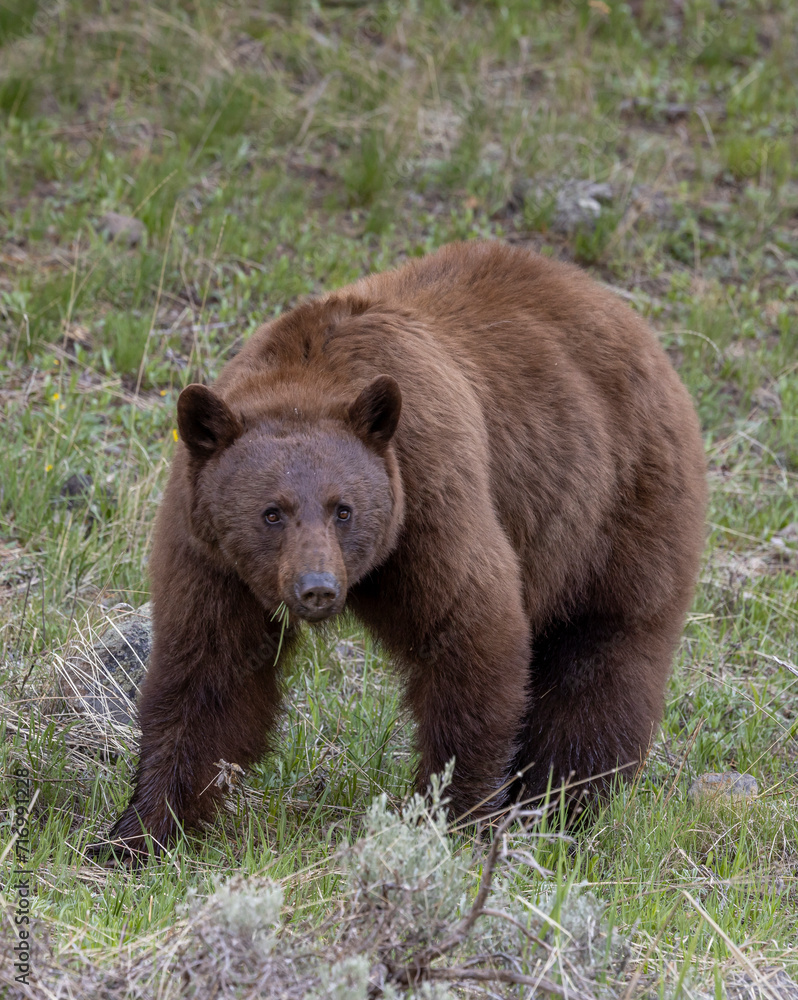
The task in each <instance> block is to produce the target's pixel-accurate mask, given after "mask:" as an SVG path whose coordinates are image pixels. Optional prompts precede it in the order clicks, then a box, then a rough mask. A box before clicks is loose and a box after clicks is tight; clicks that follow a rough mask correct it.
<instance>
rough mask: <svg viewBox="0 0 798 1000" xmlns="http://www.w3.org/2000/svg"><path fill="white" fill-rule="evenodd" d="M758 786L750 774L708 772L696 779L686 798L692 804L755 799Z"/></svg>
mask: <svg viewBox="0 0 798 1000" xmlns="http://www.w3.org/2000/svg"><path fill="white" fill-rule="evenodd" d="M758 794H759V786H758V785H757V783H756V778H755V777H754V776H753V775H752V774H738V773H737V772H736V771H724V772H723V773H722V774H716V773H713V772H710V773H708V774H702V775H701V776H700V777H698V778H696V779H695V781H694V782H693V783H692V785H690V788H689V789H688V791H687V797H688V798H689V799H692V800H693V801H694V802H696V801H699V800H700V801H702V802H707V801H709V802H711V801H713V800H716V799H723V800H732V799H737V800H739V799H755V798H756V797H757V795H758Z"/></svg>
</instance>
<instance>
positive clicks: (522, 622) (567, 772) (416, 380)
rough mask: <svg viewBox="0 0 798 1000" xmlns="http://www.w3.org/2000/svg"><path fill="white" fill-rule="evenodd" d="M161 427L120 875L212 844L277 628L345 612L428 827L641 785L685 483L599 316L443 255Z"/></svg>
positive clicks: (280, 659)
mask: <svg viewBox="0 0 798 1000" xmlns="http://www.w3.org/2000/svg"><path fill="white" fill-rule="evenodd" d="M177 424H178V430H179V438H180V442H179V444H178V445H177V448H176V453H175V455H174V459H173V463H172V467H171V472H170V477H169V480H168V485H167V487H166V490H165V494H164V498H163V501H162V503H161V505H160V509H159V512H158V516H157V521H156V529H155V535H154V542H153V549H152V555H151V560H150V576H151V586H152V600H153V651H152V658H151V664H150V668H149V672H148V675H147V677H146V680H145V683H144V685H143V690H142V694H141V700H140V706H139V713H140V723H141V746H140V759H139V764H138V769H137V771H136V775H135V780H134V790H133V794H132V798H131V800H130V803H129V805H128V806H127V808H126V809H125V811H124V812H123V814H122V815H121V817H120V819H119V821H118V822H117V823H116V825H115V827H114V828H113V830H112V831H111V838H112V841H113V842H114V843H116V844H117V845H118V846H119V847H120V849H121V850H123V851H124V852H127V853H130V854H133V856H134V857H135V856H140V855H142V854H144V855H146V853H147V851H148V850H149V849H153V850H155V851H159V850H161V849H163V847H164V846H165V845H167V844H168V843H169V842H170V841H171V840H173V838H174V837H175V835H176V833H177V831H178V829H179V826H180V825H183V826H186V827H188V826H192V825H196V824H198V823H199V822H200V821H202V820H204V819H207V818H210V816H211V815H212V814H213V812H214V810H215V809H216V808H217V806H218V800H219V795H220V793H219V789H218V788H217V786H216V784H215V782H214V778H215V777H216V775H217V773H218V770H219V767H218V766H217V763H216V762H218V761H221V760H222V759H224V760H225V761H228V762H233V763H236V764H238V765H240V766H242V767H245V766H247V765H250V764H252V763H253V762H255V761H257V760H258V759H259V758H260V757H261V756H262V755H263V754H264V753H265V752H266V751H267V750H268V749H270V747H271V746H272V743H271V742H270V734H271V733H272V732H273V730H274V727H275V721H276V719H277V714H278V711H279V709H280V671H281V666H282V664H283V663H284V662H285V660H286V658H287V657H289V656H290V655H291V649H292V646H293V645H294V644H295V641H296V638H297V634H298V629H299V627H300V624H301V623H302V622H310V623H318V622H327V621H329V620H330V619H332V618H333V617H334V616H335V615H337V614H339V613H341V612H342V611H343V610H344V609H345V608H346V609H348V610H349V611H351V612H352V613H353V614H354V615H355V617H356V618H357V619H358V620H359V621H360V622H361V623H362V624H363V626H364V627H365V629H366V630H367V631H368V632H369V633H370V634H371V635H372V636H373V637H374V638H375V639H376V640H377V641H378V642H379V644H380V645H381V647H382V648H383V649H384V650H386V651H387V653H388V654H389V656H390V658H391V660H392V662H393V664H394V665H395V667H396V669H397V670H398V672H399V674H400V677H401V680H402V682H403V686H404V694H405V699H406V703H407V705H408V707H409V709H410V710H411V712H412V714H413V716H414V718H415V723H416V743H417V750H418V754H419V764H418V770H417V785H418V788H419V789H420V790H422V791H423V790H424V789H426V788H427V784H428V781H429V779H430V776H431V775H432V774H433V773H435V772H438V771H440V770H442V769H443V768H444V766H445V765H446V764H447V762H449V761H450V760H451V758H454V760H455V765H454V773H453V778H452V783H451V785H450V787H449V790H448V791H449V796H450V809H451V813H452V815H453V816H455V817H463V816H465V817H467V818H468V819H470V820H476V819H479V818H480V817H488V816H490V815H491V814H493V813H494V812H495V811H496V810H499V809H502V808H504V807H505V806H506V804H507V803H508V801H509V799H510V797H511V796H512V797H514V798H516V799H517V798H518V797H521V798H522V799H523V800H535V799H537V798H539V797H541V796H543V795H544V794H546V792H547V789H551V788H552V787H553V788H557V787H558V786H560V785H562V784H564V783H568V786H569V787H573V788H579V789H581V790H583V791H584V792H585V794H586V795H587V796H588V798H589V799H590V800H599V801H600V799H601V797H602V796H603V795H605V794H606V792H607V790H608V789H609V788H610V787H611V785H612V780H613V775H617V774H620V775H622V776H630V775H634V774H635V773H637V771H638V770H639V768H640V767H641V764H642V762H643V761H644V759H645V756H646V754H647V752H648V749H649V746H650V743H651V740H652V738H653V735H654V734H655V730H656V727H657V725H658V724H659V722H660V721H661V717H662V714H663V710H664V694H665V686H666V682H667V679H668V676H669V673H670V669H671V661H672V658H673V654H674V651H675V648H676V645H677V643H678V642H679V639H680V635H681V631H682V627H683V623H684V619H685V615H686V612H687V610H688V607H689V605H690V602H691V599H692V594H693V589H694V585H695V580H696V576H697V572H698V567H699V560H700V558H701V553H702V549H703V544H704V518H705V506H706V470H705V458H704V450H703V445H702V439H701V434H700V429H699V424H698V420H697V417H696V413H695V410H694V407H693V405H692V402H691V399H690V396H689V395H688V392H687V390H686V389H685V388H684V386H683V385H682V383H681V381H680V380H679V378H678V376H677V374H676V372H675V370H674V369H673V367H672V366H671V364H670V362H669V360H668V357H667V355H666V354H665V352H664V350H663V349H662V347H661V346H660V344H659V342H658V340H657V338H656V336H655V334H654V333H653V331H652V330H651V329H650V328H649V327H648V325H647V324H646V323H645V322H644V321H643V320H642V319H641V318H640V317H639V316H638V315H637V314H636V313H634V312H633V311H632V310H631V309H630V308H629V307H628V306H627V305H626V304H624V303H623V302H622V301H621V300H620V298H619V297H618V296H617V295H616V294H615V293H614V292H613V291H612V290H610V289H607V288H605V287H602V286H601V285H599V284H598V283H597V282H595V281H594V280H593V279H592V278H591V277H589V276H588V275H587V274H586V273H585V272H583V271H582V270H580V269H579V268H577V267H576V266H574V265H571V264H567V263H563V262H558V261H555V260H553V259H551V258H547V257H544V256H541V255H538V254H536V253H535V252H533V251H531V250H529V249H526V248H522V247H518V246H515V247H513V246H510V245H508V244H505V243H503V242H501V241H498V240H487V241H468V242H461V243H453V244H450V245H447V246H444V247H442V248H441V249H439V250H438V251H437V252H435V253H433V254H430V255H428V256H425V257H423V258H417V259H413V260H410V261H409V262H407V263H405V264H404V265H403V266H401V267H399V268H398V269H396V270H392V271H389V272H386V273H381V274H375V275H370V276H367V277H365V278H363V279H361V280H359V281H357V282H355V283H354V284H352V285H350V286H348V287H346V288H343V289H340V290H338V291H334V292H331V293H328V294H325V295H322V296H320V297H318V298H315V299H311V300H309V301H306V302H304V303H301V304H300V305H298V306H297V307H296V308H294V309H292V310H291V311H289V312H286V313H284V314H282V315H281V316H279V317H278V318H276V319H274V320H273V321H271V322H268V323H266V324H265V325H264V326H262V327H260V328H259V329H258V330H257V331H256V332H255V333H254V334H253V335H252V337H251V338H250V339H249V341H248V342H247V343H246V344H245V346H244V347H243V348H242V350H241V351H240V352H239V353H238V354H237V355H236V356H235V357H234V358H232V360H230V361H228V362H227V364H226V365H225V366H224V367H223V369H222V371H221V373H220V374H219V377H218V379H217V381H216V382H215V384H214V385H213V386H212V387H208V386H204V385H188V386H187V387H186V388H185V389H184V390H183V391H182V393H181V394H180V396H179V399H178V402H177ZM148 838H150V839H149V840H148ZM151 845H152V846H151Z"/></svg>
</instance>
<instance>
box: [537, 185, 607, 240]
mask: <svg viewBox="0 0 798 1000" xmlns="http://www.w3.org/2000/svg"><path fill="white" fill-rule="evenodd" d="M612 197H613V191H612V185H611V184H597V183H594V182H592V181H569V182H568V183H566V184H564V185H563V186H562V187H561V188H560V190H559V191H558V192H557V196H556V203H555V211H554V218H553V220H552V229H554V230H556V231H557V232H559V233H563V234H565V235H567V234H569V233H573V232H575V231H576V230H578V229H593V228H594V227H595V225H596V220H597V219H598V217H599V216H600V215H601V208H602V205H608V204H611V202H612Z"/></svg>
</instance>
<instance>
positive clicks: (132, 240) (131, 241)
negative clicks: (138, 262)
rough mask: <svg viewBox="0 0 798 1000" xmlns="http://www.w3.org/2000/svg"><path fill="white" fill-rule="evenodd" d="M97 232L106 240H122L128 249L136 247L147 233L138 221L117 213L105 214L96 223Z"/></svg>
mask: <svg viewBox="0 0 798 1000" xmlns="http://www.w3.org/2000/svg"><path fill="white" fill-rule="evenodd" d="M97 230H98V231H99V232H100V233H102V235H103V236H104V237H105V238H106V239H107V240H122V241H123V242H125V243H127V245H128V246H129V247H135V246H138V244H139V243H141V241H142V240H143V239H144V234H145V233H146V232H147V230H146V228H145V226H144V223H143V222H142V221H141V220H140V219H134V218H133V217H132V216H130V215H120V214H119V212H106V213H105V215H104V216H102V218H101V219H99V220H98V222H97Z"/></svg>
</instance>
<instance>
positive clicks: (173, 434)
mask: <svg viewBox="0 0 798 1000" xmlns="http://www.w3.org/2000/svg"><path fill="white" fill-rule="evenodd" d="M172 437H173V438H174V439H175V441H177V440H179V439H178V436H177V431H176V430H175V429H174V427H173V428H172Z"/></svg>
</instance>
